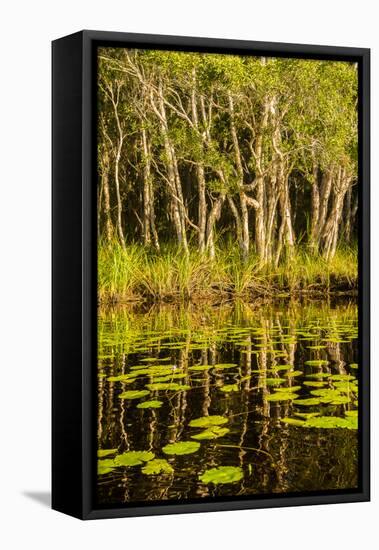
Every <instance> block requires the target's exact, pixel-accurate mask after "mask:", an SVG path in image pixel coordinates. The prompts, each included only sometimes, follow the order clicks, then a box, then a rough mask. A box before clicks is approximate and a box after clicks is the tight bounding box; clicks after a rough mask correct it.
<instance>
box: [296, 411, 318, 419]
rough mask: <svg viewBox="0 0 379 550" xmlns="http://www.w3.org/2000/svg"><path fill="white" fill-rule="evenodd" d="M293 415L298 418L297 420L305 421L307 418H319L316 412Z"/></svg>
mask: <svg viewBox="0 0 379 550" xmlns="http://www.w3.org/2000/svg"><path fill="white" fill-rule="evenodd" d="M294 414H295V416H298V417H299V418H304V419H305V420H307V419H308V418H312V417H313V416H320V413H318V412H313V413H299V412H295V413H294Z"/></svg>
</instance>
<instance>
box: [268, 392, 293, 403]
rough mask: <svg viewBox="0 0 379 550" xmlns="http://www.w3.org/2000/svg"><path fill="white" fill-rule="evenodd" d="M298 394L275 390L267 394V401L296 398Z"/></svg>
mask: <svg viewBox="0 0 379 550" xmlns="http://www.w3.org/2000/svg"><path fill="white" fill-rule="evenodd" d="M297 397H298V395H297V394H296V393H291V392H284V391H283V392H276V393H271V394H270V395H268V396H267V398H266V399H267V401H291V400H292V399H296V398H297Z"/></svg>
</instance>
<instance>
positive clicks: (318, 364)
mask: <svg viewBox="0 0 379 550" xmlns="http://www.w3.org/2000/svg"><path fill="white" fill-rule="evenodd" d="M304 365H309V366H310V367H321V366H322V365H329V361H326V359H312V360H309V361H305V362H304Z"/></svg>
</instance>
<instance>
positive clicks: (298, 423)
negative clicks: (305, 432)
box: [280, 417, 304, 426]
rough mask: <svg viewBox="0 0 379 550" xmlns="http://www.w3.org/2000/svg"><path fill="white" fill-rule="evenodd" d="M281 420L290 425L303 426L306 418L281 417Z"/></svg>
mask: <svg viewBox="0 0 379 550" xmlns="http://www.w3.org/2000/svg"><path fill="white" fill-rule="evenodd" d="M280 422H283V423H284V424H289V425H290V426H302V425H303V424H304V420H299V419H298V418H288V417H285V418H281V419H280Z"/></svg>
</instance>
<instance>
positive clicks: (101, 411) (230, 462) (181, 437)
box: [97, 299, 359, 506]
mask: <svg viewBox="0 0 379 550" xmlns="http://www.w3.org/2000/svg"><path fill="white" fill-rule="evenodd" d="M357 330H358V328H357V305H356V303H355V302H354V299H348V300H347V299H344V300H339V301H337V302H335V303H327V302H325V301H323V302H321V301H320V302H316V301H307V302H303V303H299V302H289V301H285V300H283V301H280V300H278V301H277V302H274V303H266V304H265V303H256V304H253V305H252V304H249V305H247V304H244V303H234V304H225V305H218V306H217V307H215V306H210V305H208V306H207V305H200V306H193V305H192V306H184V305H183V306H181V307H179V306H173V305H164V306H154V307H150V308H149V307H147V306H145V307H143V308H141V307H132V306H125V307H120V308H117V309H108V310H105V309H104V310H103V309H100V311H99V328H98V334H99V360H98V375H99V379H98V449H99V450H101V451H100V455H101V456H100V459H99V474H98V485H97V500H98V505H100V506H107V505H117V504H123V503H134V502H137V503H138V502H144V501H170V500H183V499H184V500H186V499H191V500H194V499H195V500H196V499H201V498H207V497H224V496H241V495H262V494H278V493H292V492H299V491H301V492H308V491H324V490H331V489H332V490H334V489H353V488H356V487H357V484H358V441H357V429H356V428H357V418H356V416H355V415H356V414H357V413H356V412H354V411H357V406H358V401H357V400H358V392H357V387H358V383H357V377H358V372H359V369H358V365H357V363H358V348H357V336H358V334H357ZM309 361H310V363H309ZM193 367H196V368H195V369H194V368H193ZM198 367H203V368H200V369H199V368H198ZM124 375H127V376H124ZM120 377H121V379H120ZM151 384H153V385H151ZM154 384H155V385H154ZM147 386H148V387H147ZM294 387H295V389H294V390H293V388H294ZM296 387H297V389H296ZM320 390H322V391H321V392H320ZM328 390H329V391H328ZM130 392H132V393H130ZM133 392H134V393H133ZM135 392H136V393H135ZM138 392H141V393H138ZM314 392H317V394H319V393H321V395H315V394H314ZM122 394H123V395H124V398H120V397H119V396H120V395H122ZM278 396H280V397H278ZM277 399H280V400H277ZM307 399H312V401H310V402H308V401H304V400H307ZM320 400H321V401H320ZM146 401H155V402H156V401H158V403H155V406H156V407H157V408H139V407H138V405H139V404H141V403H143V402H146ZM153 405H154V403H153ZM215 415H217V416H218V417H222V418H221V419H220V418H218V419H217V418H216V419H214V420H213V421H214V422H215V423H214V424H213V426H211V427H210V428H209V422H210V420H209V418H208V417H209V416H211V417H213V416H215ZM203 417H206V418H205V420H204V419H203V420H200V424H204V426H203V427H194V426H190V422H191V421H193V420H194V419H198V418H203ZM325 417H327V419H326V420H325ZM288 418H289V419H290V420H288V421H286V420H284V419H288ZM312 422H313V424H312ZM330 423H331V424H330ZM195 424H196V423H195ZM335 425H337V426H338V427H335ZM312 426H314V427H312ZM209 429H210V430H211V431H210V432H209ZM204 431H206V433H205V437H211V438H212V439H202V437H204V433H203V432H204ZM199 434H202V435H200V438H198V435H199ZM194 437H195V438H194ZM175 442H192V444H193V443H194V442H195V445H194V447H196V449H195V451H194V452H191V453H190V454H183V455H175V454H167V453H168V450H169V449H170V448H169V447H168V448H167V447H166V446H167V445H168V444H171V443H175ZM196 443H197V444H196ZM197 447H198V448H197ZM191 450H193V449H191ZM130 451H148V453H145V454H143V455H136V454H130V453H129V452H130ZM165 451H166V452H165ZM124 453H127V454H126V455H124ZM153 455H155V459H163V460H164V462H159V463H157V462H151V459H152V458H153ZM120 456H121V459H120V458H119V457H120ZM122 457H123V458H122ZM120 464H122V465H120ZM149 464H151V465H152V466H154V467H156V468H157V470H156V471H157V472H158V473H153V474H151V472H150V471H149V469H148V468H147V466H148V465H149ZM220 466H222V467H225V466H226V467H230V466H232V467H233V469H232V470H227V471H226V472H225V471H224V477H222V481H224V482H223V483H215V482H214V481H220V478H219V477H218V472H219V471H216V477H212V476H213V474H214V471H213V470H212V469H213V468H218V467H220ZM161 468H163V469H164V471H163V472H161V473H159V471H160V469H161ZM152 470H153V471H155V470H154V468H152ZM208 470H211V474H210V478H209V477H208V478H207V476H205V477H203V476H204V474H205V472H207V471H208ZM149 474H150V475H149ZM230 475H231V478H230V479H229V476H230ZM225 476H226V477H225ZM233 476H235V478H234V479H235V480H234V481H233ZM225 481H226V482H225Z"/></svg>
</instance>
